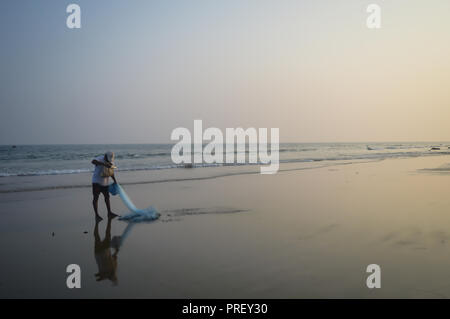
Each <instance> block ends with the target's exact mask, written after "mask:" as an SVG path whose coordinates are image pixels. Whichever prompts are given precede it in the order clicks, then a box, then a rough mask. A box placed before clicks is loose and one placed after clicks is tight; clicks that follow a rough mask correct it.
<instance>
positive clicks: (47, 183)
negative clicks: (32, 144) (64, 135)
mask: <svg viewBox="0 0 450 319" xmlns="http://www.w3.org/2000/svg"><path fill="white" fill-rule="evenodd" d="M447 156H448V155H438V154H436V155H432V156H430V157H447ZM412 158H427V157H425V156H422V157H395V158H380V159H356V160H330V161H327V160H323V161H315V162H299V163H280V169H279V170H278V172H277V173H276V174H278V173H281V172H288V171H297V170H305V169H319V168H324V167H332V166H341V165H351V164H361V163H373V162H381V161H385V160H402V159H412ZM259 167H260V166H259V164H254V165H236V166H212V167H201V168H171V169H158V170H135V171H118V172H117V177H118V178H121V180H122V179H123V180H125V182H120V181H119V183H120V184H121V185H125V186H126V185H146V184H158V183H172V182H184V181H199V180H208V179H216V178H222V177H230V176H236V175H253V174H260V170H259ZM449 170H450V169H449ZM276 174H275V175H276ZM180 175H181V176H182V177H178V176H180ZM91 177H92V172H83V173H71V174H59V175H30V176H4V177H1V178H0V194H8V193H21V192H37V191H47V190H58V189H78V188H88V187H91V183H86V182H84V183H82V181H86V180H88V181H89V180H90V179H91ZM68 179H70V180H75V182H76V184H69V183H67V182H66V181H67V180H68ZM31 183H40V184H44V186H41V187H27V185H29V184H31ZM7 185H20V186H19V187H16V188H12V189H9V188H8V186H7ZM23 185H26V186H25V187H24V186H23Z"/></svg>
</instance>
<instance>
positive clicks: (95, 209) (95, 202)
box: [92, 195, 103, 220]
mask: <svg viewBox="0 0 450 319" xmlns="http://www.w3.org/2000/svg"><path fill="white" fill-rule="evenodd" d="M92 206H94V212H95V218H97V219H98V220H102V219H103V218H101V217H100V215H99V214H98V195H97V196H94V199H93V200H92Z"/></svg>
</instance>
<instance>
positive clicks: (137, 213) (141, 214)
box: [109, 183, 159, 223]
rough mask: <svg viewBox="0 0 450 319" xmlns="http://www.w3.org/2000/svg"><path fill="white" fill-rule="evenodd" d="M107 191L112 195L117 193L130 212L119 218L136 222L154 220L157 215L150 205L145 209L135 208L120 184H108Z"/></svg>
mask: <svg viewBox="0 0 450 319" xmlns="http://www.w3.org/2000/svg"><path fill="white" fill-rule="evenodd" d="M109 192H110V193H111V195H113V196H115V195H119V196H120V198H121V199H122V201H123V203H124V204H125V206H126V207H127V208H128V209H129V210H130V214H128V215H125V216H121V217H119V219H120V220H126V221H130V222H133V223H137V222H145V221H151V220H155V219H157V218H158V217H159V213H158V211H157V210H156V209H155V208H154V207H153V206H150V207H148V208H146V209H138V208H136V206H135V205H134V204H133V202H132V201H131V199H130V198H129V197H128V195H127V193H125V191H124V190H123V188H122V186H120V185H119V184H117V183H114V184H111V185H109Z"/></svg>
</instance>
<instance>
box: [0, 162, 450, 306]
mask: <svg viewBox="0 0 450 319" xmlns="http://www.w3.org/2000/svg"><path fill="white" fill-rule="evenodd" d="M449 161H450V160H449V158H448V157H445V156H443V157H430V158H413V159H393V160H385V161H377V162H369V163H356V164H355V163H354V164H349V165H336V166H326V167H322V168H316V169H307V170H292V171H284V172H280V173H278V174H276V175H260V174H246V175H236V176H228V177H220V178H213V179H205V180H191V181H178V182H167V183H155V184H144V185H128V186H126V190H127V193H128V194H129V195H130V197H131V198H132V199H133V201H134V202H135V204H136V205H137V206H139V207H147V206H149V205H154V206H155V207H156V208H158V209H159V211H160V212H161V214H162V216H161V219H160V220H158V221H156V222H153V223H147V224H137V225H134V226H132V227H129V228H128V230H127V231H126V233H125V235H124V231H125V230H126V227H127V226H128V224H127V223H124V222H121V221H118V220H112V221H111V223H110V229H109V233H108V229H107V228H108V227H107V226H108V221H107V220H106V218H105V220H103V221H101V222H100V223H99V224H98V225H97V226H98V228H97V229H96V223H95V220H94V217H93V212H92V209H91V190H90V189H89V188H88V187H87V188H76V189H60V190H45V191H35V192H16V193H2V194H0V212H1V216H2V223H1V224H0V251H1V258H0V270H1V272H0V297H3V298H5V297H33V298H34V297H37V298H43V297H62V298H72V297H86V298H111V297H118V298H132V297H143V298H165V297H169V298H202V297H204V298H241V297H242V298H319V297H325V298H355V297H361V298H396V297H406V298H414V297H434V298H436V297H437V298H440V297H448V296H450V279H448V280H447V278H450V277H448V273H449V271H450V270H448V269H450V257H449V256H450V246H449V240H450V214H449V212H450V196H449V195H448V193H449V189H450V176H448V174H447V173H448V171H447V170H446V169H445V166H442V165H445V164H447V163H448V162H449ZM437 167H444V169H441V170H435V171H432V170H431V171H427V170H425V171H424V170H422V169H424V168H437ZM283 168H289V167H287V166H284V167H283ZM172 174H173V173H172ZM17 178H20V177H17ZM39 178H42V177H36V179H35V180H32V182H33V181H35V182H36V183H37V184H39V182H40V180H39ZM64 178H67V177H64ZM119 178H120V177H119ZM126 178H130V177H126V176H122V179H126ZM27 181H29V179H27ZM0 182H1V181H0ZM19 182H20V181H19ZM112 204H113V208H114V211H115V212H116V213H124V212H125V211H126V210H125V208H124V206H123V204H122V203H121V202H120V199H118V198H115V197H114V198H113V200H112ZM100 207H101V208H100V210H101V215H102V216H105V215H106V213H105V208H104V204H103V203H102V202H101V203H100ZM85 232H86V233H85ZM53 233H54V235H53ZM119 236H122V237H119ZM72 263H75V264H78V265H80V267H81V271H82V275H81V289H73V290H70V289H68V288H67V287H66V278H67V275H68V274H67V273H66V271H65V270H66V266H67V265H68V264H72ZM372 263H376V264H379V265H380V266H381V271H382V288H381V289H376V290H370V289H368V288H367V287H366V284H365V281H366V278H367V276H368V274H367V273H366V272H365V270H366V267H367V265H369V264H372ZM99 279H101V280H99ZM97 280H99V281H97Z"/></svg>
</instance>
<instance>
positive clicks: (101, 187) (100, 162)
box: [91, 152, 117, 220]
mask: <svg viewBox="0 0 450 319" xmlns="http://www.w3.org/2000/svg"><path fill="white" fill-rule="evenodd" d="M91 163H92V164H93V165H95V169H94V173H93V175H92V195H94V199H93V201H92V205H93V206H94V212H95V217H96V218H97V219H98V220H102V219H103V218H101V217H100V215H99V214H98V198H99V196H100V193H102V194H103V197H104V198H105V204H106V208H107V209H108V218H114V217H117V215H116V214H114V213H113V212H112V211H111V203H110V201H109V190H108V187H109V176H111V177H112V179H113V180H114V183H117V181H116V177H115V176H114V170H110V171H111V172H112V174H111V173H110V174H105V173H104V168H105V167H107V168H115V166H114V153H113V152H106V153H105V154H104V155H101V156H98V157H96V158H94V159H93V160H92V162H91Z"/></svg>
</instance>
